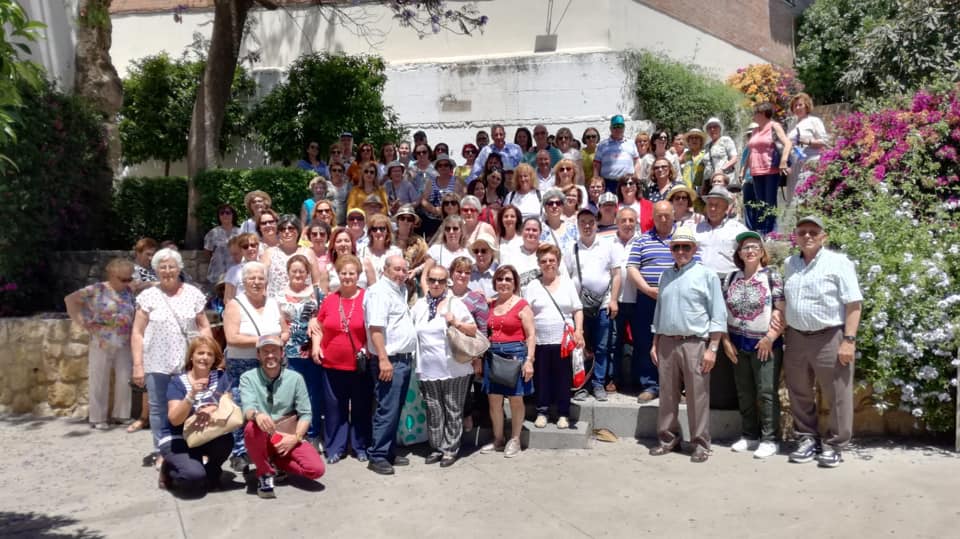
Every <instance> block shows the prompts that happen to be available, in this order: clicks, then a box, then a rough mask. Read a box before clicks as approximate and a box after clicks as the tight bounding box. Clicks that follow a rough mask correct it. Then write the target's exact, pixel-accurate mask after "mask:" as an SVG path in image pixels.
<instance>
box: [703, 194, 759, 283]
mask: <svg viewBox="0 0 960 539" xmlns="http://www.w3.org/2000/svg"><path fill="white" fill-rule="evenodd" d="M703 200H704V202H705V203H706V204H707V209H706V219H704V220H703V221H701V222H700V224H698V225H697V231H696V235H697V243H698V244H699V253H700V261H701V263H702V264H703V265H704V266H706V268H707V269H710V270H713V271H714V272H716V274H717V277H719V278H720V282H721V283H722V282H725V279H726V277H727V274H729V273H733V272H735V271H737V269H738V268H737V265H736V264H734V263H733V253H734V252H735V251H736V250H737V236H738V235H740V233H741V232H746V231H747V227H745V226H743V223H741V222H740V221H737V220H736V219H735V218H731V217H727V210H728V209H729V208H730V205H731V204H733V196H732V195H731V194H730V191H727V188H726V187H723V186H722V185H718V186H716V187H714V188H713V189H711V190H710V192H709V193H708V194H706V195H704V196H703Z"/></svg>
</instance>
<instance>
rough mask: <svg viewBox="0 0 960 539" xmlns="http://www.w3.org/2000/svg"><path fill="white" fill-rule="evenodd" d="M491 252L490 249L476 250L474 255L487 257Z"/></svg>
mask: <svg viewBox="0 0 960 539" xmlns="http://www.w3.org/2000/svg"><path fill="white" fill-rule="evenodd" d="M489 252H490V249H474V250H473V254H475V255H485V254H487V253H489Z"/></svg>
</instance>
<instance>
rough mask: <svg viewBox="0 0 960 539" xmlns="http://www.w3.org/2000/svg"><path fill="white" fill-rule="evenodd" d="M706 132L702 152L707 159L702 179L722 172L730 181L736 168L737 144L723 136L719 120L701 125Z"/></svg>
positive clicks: (711, 120)
mask: <svg viewBox="0 0 960 539" xmlns="http://www.w3.org/2000/svg"><path fill="white" fill-rule="evenodd" d="M703 130H704V131H706V132H707V140H706V144H704V146H703V151H704V152H705V153H706V155H707V158H706V159H705V160H704V167H703V177H704V178H712V177H713V175H714V174H716V173H717V172H723V173H724V174H726V175H727V177H728V178H730V179H731V180H732V179H733V172H734V170H735V169H736V166H737V160H738V158H739V156H738V155H737V144H736V143H735V142H734V141H733V139H732V138H730V137H728V136H726V135H724V134H723V122H721V121H720V118H716V117H714V118H710V119H709V120H707V123H705V124H703Z"/></svg>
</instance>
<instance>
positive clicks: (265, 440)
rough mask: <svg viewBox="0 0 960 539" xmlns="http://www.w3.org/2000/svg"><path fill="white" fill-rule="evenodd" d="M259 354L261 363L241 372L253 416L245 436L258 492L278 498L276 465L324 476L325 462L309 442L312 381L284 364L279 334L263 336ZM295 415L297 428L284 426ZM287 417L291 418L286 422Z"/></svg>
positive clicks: (242, 387) (248, 417)
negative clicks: (274, 484) (304, 440)
mask: <svg viewBox="0 0 960 539" xmlns="http://www.w3.org/2000/svg"><path fill="white" fill-rule="evenodd" d="M257 359H258V360H259V361H260V367H259V368H257V369H254V370H250V371H247V372H245V373H243V375H242V376H241V377H240V396H241V398H240V402H242V403H243V416H244V418H245V419H246V420H247V425H246V428H245V429H244V431H243V440H244V443H245V444H246V447H247V455H248V456H249V457H250V460H251V461H252V462H253V464H255V465H256V467H257V480H258V482H259V484H258V485H257V495H258V496H260V497H261V498H276V496H277V495H276V493H274V491H273V479H274V477H275V476H276V470H275V468H274V466H276V467H277V468H280V469H281V470H283V471H285V472H289V473H293V474H297V475H302V476H303V477H306V478H308V479H317V478H319V477H320V476H322V475H323V472H324V463H323V458H321V457H320V454H319V453H317V450H316V449H315V448H314V447H313V446H312V445H310V444H308V443H306V444H305V443H303V439H304V437H305V436H306V434H307V429H308V428H309V427H310V419H311V416H312V410H311V409H310V398H309V397H308V395H307V384H306V383H305V382H304V381H303V377H302V376H300V374H299V373H297V372H295V371H292V370H289V369H285V368H283V341H282V340H281V339H280V336H279V335H264V336H262V337H260V339H259V340H258V341H257ZM294 414H295V415H296V428H295V429H293V428H291V429H283V428H282V427H283V425H285V424H288V423H293V421H292V420H290V419H289V417H290V416H291V415H294ZM284 418H288V419H287V420H286V421H283V419H284ZM278 425H279V426H280V428H278ZM281 430H289V431H292V432H289V431H288V432H281Z"/></svg>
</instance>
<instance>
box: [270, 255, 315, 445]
mask: <svg viewBox="0 0 960 539" xmlns="http://www.w3.org/2000/svg"><path fill="white" fill-rule="evenodd" d="M309 275H310V261H309V260H307V257H305V256H303V255H300V254H295V255H293V256H291V257H290V259H289V260H287V276H288V282H287V287H286V290H284V291H283V294H282V295H280V296H277V298H276V299H277V304H278V306H279V307H280V312H281V313H283V317H284V319H285V320H286V322H287V325H288V326H289V327H290V339H289V340H288V341H287V344H286V345H284V347H283V355H284V358H285V359H286V361H287V366H288V367H290V368H291V369H293V370H295V371H297V372H299V373H300V375H301V376H303V381H304V383H306V384H307V393H308V394H309V396H310V408H311V409H312V410H313V411H314V413H313V416H312V421H311V423H310V429H309V430H308V431H307V441H308V442H309V443H310V444H311V445H313V446H314V447H318V446H319V442H320V436H322V429H321V417H322V416H323V413H322V412H323V397H322V394H323V389H322V384H321V382H320V376H321V375H320V366H319V365H317V364H316V363H314V362H313V360H312V359H311V358H310V351H311V346H310V336H309V331H308V327H309V324H310V320H311V319H313V318H315V317H316V315H317V308H318V307H319V305H320V302H321V301H322V300H323V293H322V292H320V288H319V285H313V286H310V285H309V284H308V282H307V280H308V278H309Z"/></svg>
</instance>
